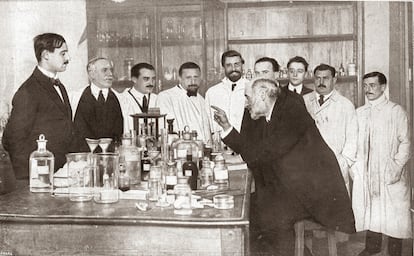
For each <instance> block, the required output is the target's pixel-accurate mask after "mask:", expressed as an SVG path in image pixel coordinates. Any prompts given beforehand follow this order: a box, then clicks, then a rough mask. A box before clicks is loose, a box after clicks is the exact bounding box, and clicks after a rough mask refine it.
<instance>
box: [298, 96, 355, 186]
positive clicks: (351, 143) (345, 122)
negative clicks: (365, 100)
mask: <svg viewBox="0 0 414 256" xmlns="http://www.w3.org/2000/svg"><path fill="white" fill-rule="evenodd" d="M317 97H318V96H317V94H316V92H312V93H308V94H305V95H304V96H303V99H304V101H305V105H306V108H307V110H308V112H309V114H310V115H311V116H312V118H313V119H314V120H315V123H316V126H317V127H318V129H319V132H320V133H321V135H322V137H323V139H324V140H325V142H326V144H328V146H329V147H330V148H331V150H332V151H333V152H334V153H335V156H336V159H337V160H338V163H339V167H340V168H341V172H342V176H343V177H344V181H345V185H346V188H347V189H348V193H350V191H349V190H350V188H349V182H350V178H349V168H350V167H351V166H352V165H353V164H354V162H355V160H356V152H357V138H358V123H357V118H356V111H355V107H354V105H353V104H352V103H351V101H349V100H348V99H347V98H345V97H344V96H342V95H341V94H340V93H339V92H338V91H336V90H333V91H332V94H331V96H329V98H328V99H327V100H326V101H325V102H324V104H322V106H320V105H319V102H318V99H317Z"/></svg>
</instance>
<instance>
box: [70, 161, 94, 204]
mask: <svg viewBox="0 0 414 256" xmlns="http://www.w3.org/2000/svg"><path fill="white" fill-rule="evenodd" d="M66 166H67V172H68V185H69V200H70V201H75V202H83V201H90V200H92V196H93V195H92V186H93V182H92V177H93V165H92V163H91V161H90V153H70V154H66Z"/></svg>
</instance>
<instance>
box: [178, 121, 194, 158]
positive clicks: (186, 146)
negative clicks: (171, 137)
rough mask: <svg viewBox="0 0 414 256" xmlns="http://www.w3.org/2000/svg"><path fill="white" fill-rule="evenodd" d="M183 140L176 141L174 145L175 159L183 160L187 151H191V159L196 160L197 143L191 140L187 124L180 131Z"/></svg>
mask: <svg viewBox="0 0 414 256" xmlns="http://www.w3.org/2000/svg"><path fill="white" fill-rule="evenodd" d="M182 138H183V140H182V141H180V142H178V143H177V146H176V152H177V154H176V156H175V157H176V160H184V161H185V159H186V156H187V151H188V150H190V151H191V155H192V156H193V159H194V161H195V162H198V151H199V148H198V145H197V143H196V142H194V141H193V140H191V134H190V132H189V128H188V126H186V127H184V131H183V133H182Z"/></svg>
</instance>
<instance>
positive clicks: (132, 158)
mask: <svg viewBox="0 0 414 256" xmlns="http://www.w3.org/2000/svg"><path fill="white" fill-rule="evenodd" d="M119 163H121V164H124V166H125V174H126V175H127V176H129V178H130V183H131V184H133V185H134V184H139V183H140V182H141V150H140V149H139V148H138V147H136V146H134V145H133V144H132V137H130V136H124V137H123V138H122V145H121V146H120V147H119Z"/></svg>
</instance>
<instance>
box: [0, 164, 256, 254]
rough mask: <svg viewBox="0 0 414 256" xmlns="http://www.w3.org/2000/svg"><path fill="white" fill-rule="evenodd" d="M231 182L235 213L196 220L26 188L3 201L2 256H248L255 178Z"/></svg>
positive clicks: (242, 176)
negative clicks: (73, 198) (251, 193)
mask: <svg viewBox="0 0 414 256" xmlns="http://www.w3.org/2000/svg"><path fill="white" fill-rule="evenodd" d="M229 177H230V190H228V191H227V193H228V194H232V195H234V208H233V209H228V210H220V209H215V208H212V207H205V208H203V209H194V210H193V213H192V214H191V215H189V216H179V215H175V214H174V211H173V207H172V206H169V207H166V208H161V207H156V206H155V204H152V203H151V205H150V208H151V209H150V210H149V211H139V210H137V208H136V207H135V203H136V202H137V200H126V199H122V200H120V201H119V202H118V203H115V204H97V203H94V202H93V201H90V202H84V203H76V202H71V201H69V199H68V198H67V197H52V196H51V195H50V194H47V193H46V194H45V193H30V192H29V188H28V186H27V185H26V186H23V187H21V188H19V189H18V190H16V191H13V192H11V193H9V194H5V195H2V196H0V228H1V229H0V230H1V232H0V255H180V256H181V255H189V256H190V255H191V256H193V255H200V256H201V255H208V256H215V255H248V254H249V203H250V184H251V174H250V172H249V171H248V170H234V171H229ZM205 197H206V198H210V199H211V198H212V194H210V193H209V194H206V195H205Z"/></svg>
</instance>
